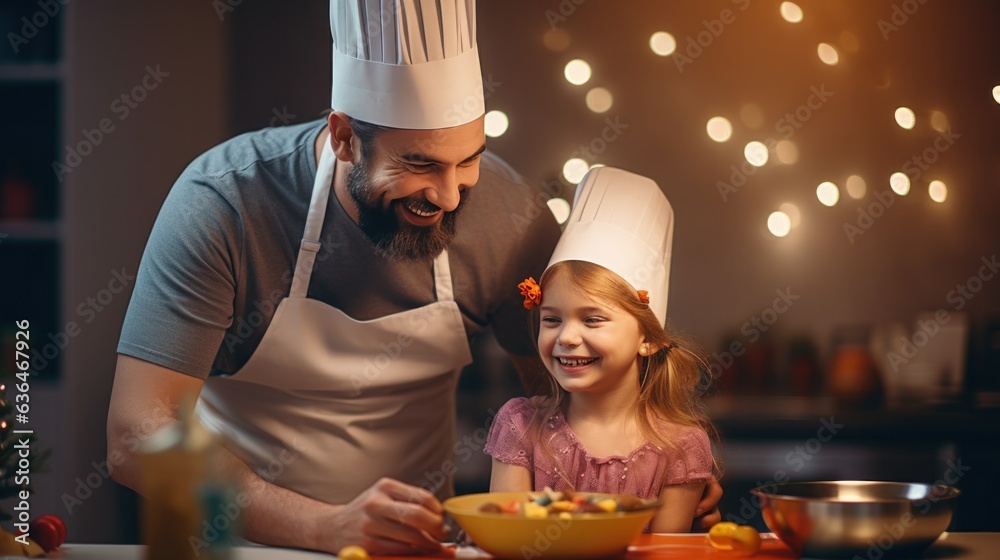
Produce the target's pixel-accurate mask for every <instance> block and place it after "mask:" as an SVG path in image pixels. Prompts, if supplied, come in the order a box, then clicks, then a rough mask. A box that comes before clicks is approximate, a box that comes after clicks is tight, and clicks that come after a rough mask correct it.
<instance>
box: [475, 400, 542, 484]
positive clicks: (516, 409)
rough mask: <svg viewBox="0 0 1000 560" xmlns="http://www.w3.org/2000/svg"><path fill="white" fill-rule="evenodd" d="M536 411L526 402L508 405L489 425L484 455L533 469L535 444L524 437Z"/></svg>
mask: <svg viewBox="0 0 1000 560" xmlns="http://www.w3.org/2000/svg"><path fill="white" fill-rule="evenodd" d="M533 414H534V409H533V408H532V407H531V405H530V404H529V401H528V399H526V398H517V399H511V400H509V401H507V403H506V404H504V405H503V407H501V408H500V411H499V412H497V415H496V417H495V418H494V419H493V424H491V425H490V433H489V435H488V436H487V437H486V446H485V447H483V451H484V452H486V454H487V455H490V456H491V457H493V458H494V459H496V460H497V461H500V462H501V463H506V464H508V465H518V466H521V467H524V468H526V469H531V468H532V465H531V463H532V450H533V448H534V444H533V442H531V441H529V440H528V437H527V435H526V434H525V432H526V430H527V428H528V424H529V423H530V422H531V417H532V415H533Z"/></svg>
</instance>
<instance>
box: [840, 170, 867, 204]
mask: <svg viewBox="0 0 1000 560" xmlns="http://www.w3.org/2000/svg"><path fill="white" fill-rule="evenodd" d="M845 189H846V190H847V196H849V197H851V198H853V199H855V200H860V199H862V198H864V197H865V192H866V191H867V190H868V185H867V184H865V180H864V179H863V178H862V177H861V176H860V175H851V176H850V177H848V178H847V184H846V185H845Z"/></svg>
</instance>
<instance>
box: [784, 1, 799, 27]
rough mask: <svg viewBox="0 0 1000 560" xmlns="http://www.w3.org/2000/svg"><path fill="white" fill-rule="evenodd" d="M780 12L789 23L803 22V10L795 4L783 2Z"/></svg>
mask: <svg viewBox="0 0 1000 560" xmlns="http://www.w3.org/2000/svg"><path fill="white" fill-rule="evenodd" d="M778 10H779V11H780V12H781V17H783V18H785V21H787V22H788V23H798V22H800V21H802V8H800V7H799V5H798V4H796V3H795V2H782V3H781V7H780V8H778Z"/></svg>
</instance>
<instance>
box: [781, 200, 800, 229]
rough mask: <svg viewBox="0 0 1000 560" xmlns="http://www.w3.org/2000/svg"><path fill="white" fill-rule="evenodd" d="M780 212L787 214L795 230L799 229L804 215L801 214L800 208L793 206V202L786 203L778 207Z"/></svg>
mask: <svg viewBox="0 0 1000 560" xmlns="http://www.w3.org/2000/svg"><path fill="white" fill-rule="evenodd" d="M778 210H780V211H782V212H784V213H785V215H786V216H788V219H789V221H790V222H791V225H792V227H793V228H797V227H799V222H801V221H802V213H801V212H799V207H798V206H796V205H794V204H792V203H791V202H785V203H783V204H782V205H781V206H779V207H778Z"/></svg>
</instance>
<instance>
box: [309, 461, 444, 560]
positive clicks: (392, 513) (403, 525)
mask: <svg viewBox="0 0 1000 560" xmlns="http://www.w3.org/2000/svg"><path fill="white" fill-rule="evenodd" d="M443 513H444V509H443V508H442V507H441V503H440V502H439V501H438V500H437V498H435V497H434V496H433V495H432V494H431V493H430V492H428V491H426V490H424V489H422V488H417V487H415V486H409V485H407V484H403V483H402V482H399V481H398V480H393V479H391V478H383V479H380V480H379V481H378V482H376V483H375V484H373V485H372V486H371V488H369V489H368V490H365V491H364V492H362V493H361V495H360V496H358V497H357V498H355V499H354V500H353V501H352V502H351V503H349V504H347V505H344V506H342V507H341V508H339V510H338V511H337V513H336V514H334V515H333V518H332V519H330V520H329V525H328V526H329V528H330V529H329V532H328V534H327V536H328V538H329V541H328V544H326V545H325V546H323V547H322V548H323V549H325V550H326V551H328V552H333V553H336V552H337V551H338V550H340V548H341V547H344V546H347V545H350V544H355V545H359V546H361V547H363V548H364V549H365V550H367V551H368V552H369V553H370V554H372V555H384V556H398V555H410V554H420V553H425V552H441V551H442V546H441V542H440V541H442V540H444V539H445V533H444V517H443Z"/></svg>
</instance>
